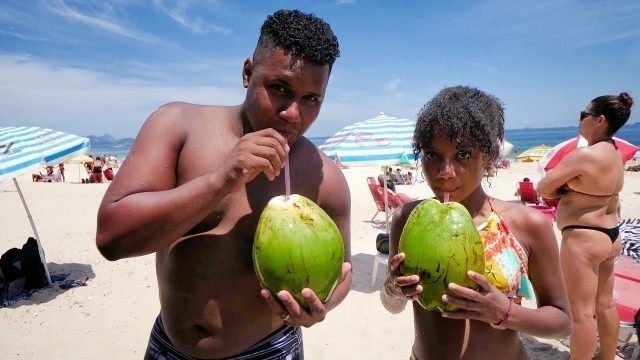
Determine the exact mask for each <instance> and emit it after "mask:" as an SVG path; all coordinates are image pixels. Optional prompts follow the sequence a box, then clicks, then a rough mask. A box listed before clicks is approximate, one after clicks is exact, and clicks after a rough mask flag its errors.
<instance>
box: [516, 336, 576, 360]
mask: <svg viewBox="0 0 640 360" xmlns="http://www.w3.org/2000/svg"><path fill="white" fill-rule="evenodd" d="M520 339H521V340H522V343H523V344H524V347H525V349H527V352H528V353H529V356H531V359H548V360H564V359H569V351H568V350H560V349H557V348H556V347H554V346H553V345H552V344H548V343H544V342H542V341H540V340H538V339H536V338H535V337H533V336H530V335H527V334H522V333H521V334H520Z"/></svg>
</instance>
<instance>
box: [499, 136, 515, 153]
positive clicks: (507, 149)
mask: <svg viewBox="0 0 640 360" xmlns="http://www.w3.org/2000/svg"><path fill="white" fill-rule="evenodd" d="M512 150H513V144H512V143H510V142H508V141H507V140H503V141H502V144H500V156H507V155H509V153H511V151H512Z"/></svg>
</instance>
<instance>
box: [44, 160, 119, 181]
mask: <svg viewBox="0 0 640 360" xmlns="http://www.w3.org/2000/svg"><path fill="white" fill-rule="evenodd" d="M79 166H82V167H83V168H84V171H85V172H86V177H82V176H80V179H79V180H80V182H81V183H83V184H84V183H87V184H89V183H101V182H103V181H104V179H106V180H107V181H111V180H113V177H114V175H115V169H117V168H119V167H120V163H119V161H118V158H117V157H115V156H113V155H108V156H105V155H102V156H96V157H95V158H94V157H93V156H91V155H88V156H87V161H85V162H83V163H79ZM43 171H44V172H45V173H44V174H43ZM31 181H33V182H66V177H65V163H60V164H58V166H57V170H54V166H53V165H46V166H45V167H44V168H43V170H40V171H38V172H37V173H33V174H31Z"/></svg>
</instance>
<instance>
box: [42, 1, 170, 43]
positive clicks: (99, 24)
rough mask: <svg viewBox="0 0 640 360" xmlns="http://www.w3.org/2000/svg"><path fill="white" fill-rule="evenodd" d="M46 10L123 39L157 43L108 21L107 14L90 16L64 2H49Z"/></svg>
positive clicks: (153, 38) (156, 39)
mask: <svg viewBox="0 0 640 360" xmlns="http://www.w3.org/2000/svg"><path fill="white" fill-rule="evenodd" d="M47 8H48V10H49V11H51V12H52V13H54V14H57V15H60V16H62V17H64V18H66V19H68V20H71V21H75V22H80V23H83V24H85V25H89V26H92V27H96V28H99V29H102V30H104V31H107V32H110V33H113V34H116V35H120V36H124V37H127V38H131V39H135V40H140V41H145V42H157V41H158V38H157V37H155V36H153V35H150V34H146V33H143V32H139V31H135V30H131V29H128V28H126V27H124V26H123V25H121V24H119V23H118V22H117V21H116V20H114V19H109V18H108V17H107V14H102V15H100V16H92V15H89V14H84V13H82V12H80V11H79V10H77V9H74V8H72V7H70V6H69V5H67V3H65V1H64V0H55V1H51V2H50V3H49V4H47Z"/></svg>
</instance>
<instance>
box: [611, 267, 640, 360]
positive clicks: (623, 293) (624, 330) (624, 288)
mask: <svg viewBox="0 0 640 360" xmlns="http://www.w3.org/2000/svg"><path fill="white" fill-rule="evenodd" d="M613 275H614V276H615V280H614V288H613V291H614V299H615V303H616V309H617V310H618V315H619V316H620V336H621V337H624V340H623V341H624V342H625V345H626V346H633V344H631V343H629V341H630V340H631V338H632V337H633V335H634V333H635V335H636V336H638V335H640V334H638V333H639V332H640V329H638V328H637V327H636V322H635V316H636V314H638V309H639V308H640V265H638V264H636V263H634V262H633V260H631V259H630V258H629V257H626V256H620V260H619V261H618V263H616V264H615V266H614V274H613ZM639 353H640V345H638V342H637V341H636V343H635V346H634V348H633V354H632V355H631V359H634V360H637V359H638V354H639Z"/></svg>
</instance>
